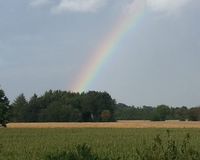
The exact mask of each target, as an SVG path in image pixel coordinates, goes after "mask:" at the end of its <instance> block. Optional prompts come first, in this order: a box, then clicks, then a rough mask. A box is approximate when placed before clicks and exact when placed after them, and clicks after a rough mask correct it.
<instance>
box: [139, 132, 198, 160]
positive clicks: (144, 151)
mask: <svg viewBox="0 0 200 160" xmlns="http://www.w3.org/2000/svg"><path fill="white" fill-rule="evenodd" d="M136 160H200V153H199V152H198V151H196V150H195V149H193V147H192V146H191V144H190V135H189V134H187V135H186V136H185V138H184V139H183V141H182V144H178V143H177V142H176V140H175V139H173V138H172V136H171V135H170V132H169V131H167V140H166V142H165V141H163V140H162V139H161V137H160V135H157V136H156V137H155V138H154V141H153V143H152V144H151V145H147V144H146V143H145V142H144V144H143V145H142V148H140V149H139V148H137V149H136Z"/></svg>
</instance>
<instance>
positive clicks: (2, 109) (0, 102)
mask: <svg viewBox="0 0 200 160" xmlns="http://www.w3.org/2000/svg"><path fill="white" fill-rule="evenodd" d="M8 110H9V101H8V98H7V97H6V96H5V93H4V91H3V90H2V89H0V126H4V127H6V123H7V122H8Z"/></svg>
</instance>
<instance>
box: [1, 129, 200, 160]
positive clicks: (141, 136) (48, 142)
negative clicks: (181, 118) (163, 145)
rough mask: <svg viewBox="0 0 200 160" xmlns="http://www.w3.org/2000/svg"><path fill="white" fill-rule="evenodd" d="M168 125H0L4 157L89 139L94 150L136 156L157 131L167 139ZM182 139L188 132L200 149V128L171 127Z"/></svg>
mask: <svg viewBox="0 0 200 160" xmlns="http://www.w3.org/2000/svg"><path fill="white" fill-rule="evenodd" d="M166 130H167V129H164V128H163V129H161V128H160V129H158V128H157V129H156V128H123V129H122V128H71V129H70V128H7V129H0V144H1V145H0V146H1V147H0V160H43V159H45V156H46V155H48V154H50V153H55V152H61V151H65V150H70V149H71V150H72V149H73V148H74V147H75V146H76V145H78V144H84V143H87V144H88V145H90V146H91V148H92V151H93V152H94V153H97V154H98V155H100V156H102V157H104V156H109V157H111V158H113V159H117V157H122V158H123V159H124V160H133V157H134V155H135V152H136V148H138V147H140V148H143V147H144V142H145V143H146V144H151V143H152V141H153V138H154V137H155V135H160V136H161V137H162V138H163V140H165V139H166V136H167V134H166ZM169 130H170V134H171V136H172V137H173V138H174V139H176V141H177V143H181V141H182V139H184V137H185V135H186V134H187V133H189V134H190V136H191V144H192V146H193V148H195V149H197V150H198V151H200V129H191V128H190V129H169Z"/></svg>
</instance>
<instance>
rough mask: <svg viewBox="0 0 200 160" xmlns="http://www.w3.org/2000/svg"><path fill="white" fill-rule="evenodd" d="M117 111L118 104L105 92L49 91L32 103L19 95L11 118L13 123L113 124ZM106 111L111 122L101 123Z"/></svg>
mask: <svg viewBox="0 0 200 160" xmlns="http://www.w3.org/2000/svg"><path fill="white" fill-rule="evenodd" d="M114 109H115V100H113V99H112V97H111V96H110V95H109V94H108V93H106V92H95V91H90V92H87V93H82V94H79V93H71V92H66V91H60V90H57V91H52V90H50V91H48V92H46V93H45V94H44V95H42V96H40V97H38V96H37V95H36V94H34V95H33V97H31V99H30V101H29V102H27V101H26V98H25V97H24V95H23V94H21V95H19V96H18V97H17V98H16V100H15V101H14V103H13V104H12V111H11V114H12V121H14V122H87V121H88V122H98V121H114V120H115V119H114ZM105 110H107V111H108V112H109V118H107V119H102V117H101V114H102V112H103V111H105ZM103 118H104V117H103Z"/></svg>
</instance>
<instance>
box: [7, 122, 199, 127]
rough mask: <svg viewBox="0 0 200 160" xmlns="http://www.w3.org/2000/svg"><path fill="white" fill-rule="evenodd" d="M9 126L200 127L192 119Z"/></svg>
mask: <svg viewBox="0 0 200 160" xmlns="http://www.w3.org/2000/svg"><path fill="white" fill-rule="evenodd" d="M8 128H200V122H191V121H174V120H173V121H164V122H152V121H118V122H107V123H89V122H88V123H60V122H58V123H56V122H51V123H9V124H8Z"/></svg>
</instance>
